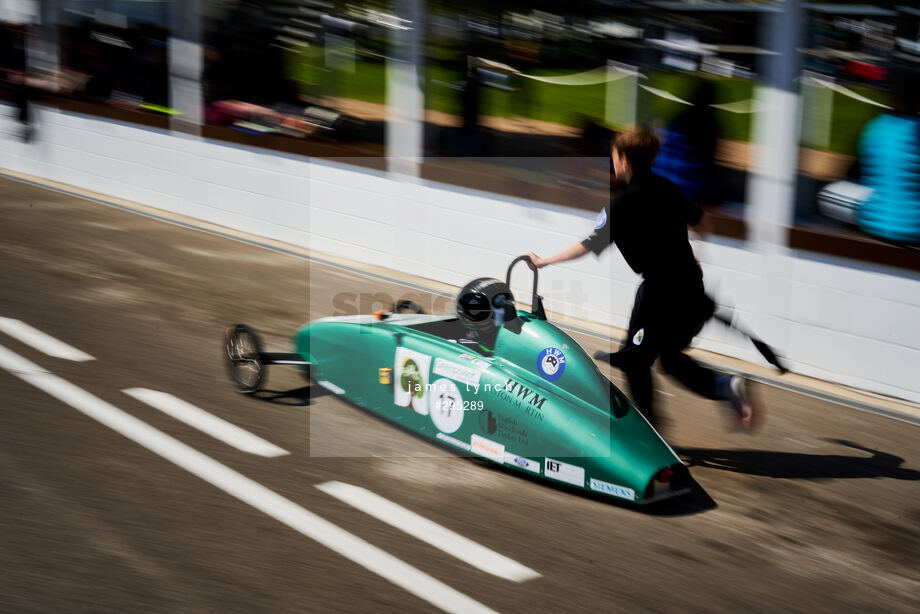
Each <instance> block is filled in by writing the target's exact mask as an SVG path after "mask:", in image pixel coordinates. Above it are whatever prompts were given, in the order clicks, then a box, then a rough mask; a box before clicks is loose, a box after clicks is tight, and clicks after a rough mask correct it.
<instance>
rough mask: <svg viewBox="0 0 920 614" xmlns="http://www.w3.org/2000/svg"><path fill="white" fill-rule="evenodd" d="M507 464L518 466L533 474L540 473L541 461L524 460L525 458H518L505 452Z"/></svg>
mask: <svg viewBox="0 0 920 614" xmlns="http://www.w3.org/2000/svg"><path fill="white" fill-rule="evenodd" d="M505 462H506V463H508V464H509V465H517V466H518V467H520V468H522V469H526V470H527V471H532V472H533V473H540V461H535V460H530V459H529V458H524V457H523V456H518V455H517V454H512V453H511V452H505Z"/></svg>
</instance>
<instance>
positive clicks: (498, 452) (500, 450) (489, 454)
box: [470, 435, 505, 464]
mask: <svg viewBox="0 0 920 614" xmlns="http://www.w3.org/2000/svg"><path fill="white" fill-rule="evenodd" d="M470 451H471V452H475V453H476V454H478V455H480V456H485V457H486V458H488V459H489V460H493V461H495V462H496V463H499V464H504V463H505V446H504V445H502V444H500V443H496V442H494V441H492V440H491V439H486V438H485V437H480V436H479V435H473V436H472V437H471V438H470Z"/></svg>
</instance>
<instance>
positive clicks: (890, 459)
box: [676, 439, 920, 480]
mask: <svg viewBox="0 0 920 614" xmlns="http://www.w3.org/2000/svg"><path fill="white" fill-rule="evenodd" d="M824 441H827V442H830V443H836V444H839V445H842V446H846V447H848V448H852V449H854V450H860V451H862V452H865V453H867V454H869V456H847V455H843V454H803V453H799V452H771V451H769V450H716V449H707V448H677V449H676V451H677V454H678V456H680V457H681V458H682V459H683V460H684V462H685V463H687V465H688V466H689V467H707V468H710V469H721V470H723V471H732V472H735V473H747V474H750V475H760V476H764V477H769V478H784V479H792V480H821V479H851V478H894V479H897V480H920V471H917V470H914V469H907V468H905V467H902V465H903V464H904V459H903V458H901V457H900V456H895V455H894V454H888V453H886V452H880V451H879V450H872V449H870V448H866V447H864V446H861V445H859V444H856V443H853V442H851V441H846V440H843V439H825V440H824Z"/></svg>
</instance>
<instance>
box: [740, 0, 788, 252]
mask: <svg viewBox="0 0 920 614" xmlns="http://www.w3.org/2000/svg"><path fill="white" fill-rule="evenodd" d="M773 15H774V18H773V19H769V20H766V27H767V28H769V30H768V31H767V32H765V34H766V35H767V36H769V47H770V48H771V49H772V50H773V51H775V52H776V55H773V56H763V57H764V61H765V62H767V70H766V71H765V72H766V78H765V79H764V81H765V82H766V85H761V86H758V87H757V88H756V90H755V102H756V104H755V105H754V108H755V109H759V112H758V113H755V114H754V129H753V137H754V138H753V139H752V142H751V150H752V151H751V156H750V158H749V159H750V164H749V169H748V182H747V198H746V199H745V200H746V201H747V207H746V219H747V227H748V241H750V242H751V243H752V247H753V248H754V249H755V250H757V251H759V252H761V253H765V254H775V253H783V252H785V251H786V250H787V246H786V238H787V237H786V228H787V227H788V226H789V225H791V224H792V221H793V220H792V218H793V212H794V210H795V182H796V168H797V165H798V159H799V155H798V140H799V122H798V118H799V108H798V104H799V96H798V91H797V89H798V83H797V81H796V77H798V70H799V61H798V50H797V46H798V40H799V31H800V28H801V27H802V24H801V5H800V1H799V0H786V2H785V3H784V6H783V7H782V8H781V9H780V10H779V11H778V12H777V13H774V14H773Z"/></svg>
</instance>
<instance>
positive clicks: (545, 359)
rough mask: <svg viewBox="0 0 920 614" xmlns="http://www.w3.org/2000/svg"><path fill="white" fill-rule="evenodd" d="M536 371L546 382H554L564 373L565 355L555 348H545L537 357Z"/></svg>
mask: <svg viewBox="0 0 920 614" xmlns="http://www.w3.org/2000/svg"><path fill="white" fill-rule="evenodd" d="M537 371H539V372H540V377H542V378H543V379H545V380H546V381H548V382H555V381H556V380H557V379H559V378H560V377H562V374H563V373H565V354H563V353H562V350H559V349H556V348H545V349H544V350H543V351H542V352H540V354H539V355H538V356H537Z"/></svg>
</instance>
